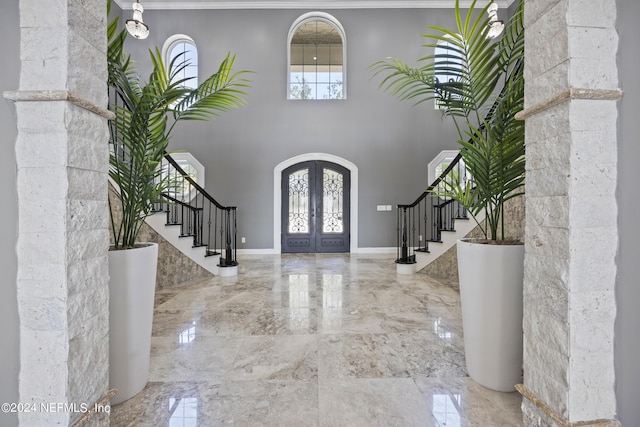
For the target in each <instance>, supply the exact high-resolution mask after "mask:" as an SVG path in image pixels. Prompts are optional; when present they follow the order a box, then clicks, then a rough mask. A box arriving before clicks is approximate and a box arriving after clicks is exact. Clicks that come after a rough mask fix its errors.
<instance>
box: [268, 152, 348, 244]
mask: <svg viewBox="0 0 640 427" xmlns="http://www.w3.org/2000/svg"><path fill="white" fill-rule="evenodd" d="M308 161H326V162H330V163H334V164H337V165H339V166H342V167H344V168H346V169H347V170H348V172H349V175H350V191H349V193H348V194H349V195H348V197H347V199H348V203H349V211H350V212H349V213H350V214H349V218H348V219H345V221H346V224H348V229H349V234H350V236H349V243H348V249H346V250H344V252H357V249H358V247H357V244H358V221H357V219H358V167H357V166H356V165H355V164H354V163H352V162H350V161H349V160H346V159H344V158H342V157H339V156H335V155H333V154H326V153H306V154H301V155H298V156H295V157H291V158H289V159H287V160H284V161H282V162H281V163H279V164H278V165H276V166H275V168H274V176H273V177H274V187H273V195H274V197H273V213H274V215H273V218H274V221H273V246H274V247H273V249H274V252H275V253H280V252H282V247H283V245H282V239H283V232H284V231H285V230H286V228H285V227H283V226H282V215H283V214H282V212H283V209H282V203H283V191H282V175H283V172H284V170H285V169H287V168H289V167H291V166H293V165H295V164H298V163H303V162H308Z"/></svg>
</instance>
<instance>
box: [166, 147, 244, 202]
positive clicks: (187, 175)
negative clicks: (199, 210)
mask: <svg viewBox="0 0 640 427" xmlns="http://www.w3.org/2000/svg"><path fill="white" fill-rule="evenodd" d="M164 158H165V159H166V160H167V161H168V162H169V163H170V164H171V166H173V167H174V168H175V169H176V171H178V172H179V173H180V175H182V177H183V178H184V179H185V180H187V181H188V182H189V184H191V185H192V186H193V188H195V189H196V190H197V191H199V192H201V193H202V195H203V196H205V197H206V199H207V200H209V201H210V202H211V203H213V204H214V205H215V206H216V207H217V208H218V209H235V206H222V205H221V204H220V203H218V201H217V200H216V199H214V198H213V197H211V196H210V195H209V193H207V191H206V190H205V189H204V188H202V187H201V186H200V185H199V184H198V183H197V182H195V181H194V180H193V178H191V176H190V175H189V174H188V173H186V172H185V171H184V170H183V169H182V167H181V166H180V165H179V164H178V162H176V161H175V159H174V158H173V157H171V155H170V154H169V153H167V152H166V151H165V153H164Z"/></svg>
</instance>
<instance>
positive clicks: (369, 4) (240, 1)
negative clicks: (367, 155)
mask: <svg viewBox="0 0 640 427" xmlns="http://www.w3.org/2000/svg"><path fill="white" fill-rule="evenodd" d="M487 1H488V0H479V1H478V6H482V7H484V6H485V5H486V4H487ZM514 1H515V0H495V2H496V3H497V4H498V6H500V7H508V6H509V5H511V3H513V2H514ZM115 2H116V4H117V5H118V6H120V8H122V9H123V10H131V4H132V3H133V2H132V1H131V0H115ZM140 3H141V4H142V6H143V7H144V8H145V9H147V10H151V9H178V10H179V9H394V8H399V9H403V8H453V7H454V5H455V0H140ZM471 3H472V1H471V0H460V6H461V7H465V8H466V7H469V6H470V4H471Z"/></svg>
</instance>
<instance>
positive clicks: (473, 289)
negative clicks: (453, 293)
mask: <svg viewBox="0 0 640 427" xmlns="http://www.w3.org/2000/svg"><path fill="white" fill-rule="evenodd" d="M457 252H458V275H459V280H460V303H461V305H462V327H463V334H464V347H465V357H466V361H467V372H468V373H469V376H470V377H471V378H472V379H473V380H474V381H476V382H477V383H479V384H480V385H482V386H484V387H487V388H490V389H492V390H497V391H504V392H510V391H514V390H515V387H514V386H515V385H516V384H518V383H521V382H522V286H523V277H524V245H494V244H480V243H473V240H472V239H462V240H458V245H457Z"/></svg>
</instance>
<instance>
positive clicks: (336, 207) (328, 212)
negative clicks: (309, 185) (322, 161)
mask: <svg viewBox="0 0 640 427" xmlns="http://www.w3.org/2000/svg"><path fill="white" fill-rule="evenodd" d="M343 195H344V181H343V177H342V174H341V173H339V172H336V171H334V170H331V169H327V168H323V170H322V231H323V232H324V233H342V231H343V229H344V222H343V211H344V209H343V199H344V197H343Z"/></svg>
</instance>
